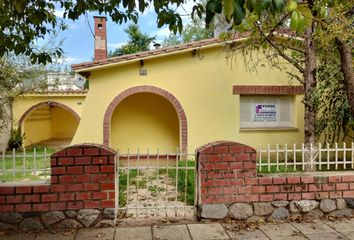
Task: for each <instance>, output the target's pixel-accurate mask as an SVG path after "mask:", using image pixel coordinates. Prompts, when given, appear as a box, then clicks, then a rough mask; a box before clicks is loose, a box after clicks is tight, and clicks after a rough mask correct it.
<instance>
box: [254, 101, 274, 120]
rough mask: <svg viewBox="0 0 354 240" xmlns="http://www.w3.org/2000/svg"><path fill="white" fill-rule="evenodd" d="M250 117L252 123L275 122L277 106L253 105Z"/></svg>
mask: <svg viewBox="0 0 354 240" xmlns="http://www.w3.org/2000/svg"><path fill="white" fill-rule="evenodd" d="M252 117H253V121H254V122H276V121H277V105H276V104H264V103H255V104H254V111H253V116H252Z"/></svg>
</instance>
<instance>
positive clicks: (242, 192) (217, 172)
mask: <svg viewBox="0 0 354 240" xmlns="http://www.w3.org/2000/svg"><path fill="white" fill-rule="evenodd" d="M197 154H198V178H199V184H198V185H199V188H198V198H199V199H198V201H199V204H219V203H233V202H244V201H249V202H251V201H258V200H259V195H258V194H252V186H251V181H254V180H256V181H257V179H256V176H257V172H256V150H254V149H253V148H252V147H249V146H246V145H243V144H240V143H235V142H213V143H209V144H207V145H204V146H202V147H200V148H198V149H197Z"/></svg>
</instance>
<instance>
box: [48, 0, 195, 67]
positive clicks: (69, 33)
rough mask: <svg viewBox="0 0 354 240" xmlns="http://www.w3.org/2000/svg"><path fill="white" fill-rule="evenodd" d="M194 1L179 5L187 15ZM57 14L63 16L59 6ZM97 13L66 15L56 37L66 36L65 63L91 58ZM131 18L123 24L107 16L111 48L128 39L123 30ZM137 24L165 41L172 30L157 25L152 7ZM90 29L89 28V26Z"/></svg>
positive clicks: (64, 41)
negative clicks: (76, 17) (71, 18)
mask: <svg viewBox="0 0 354 240" xmlns="http://www.w3.org/2000/svg"><path fill="white" fill-rule="evenodd" d="M193 4H194V2H193V1H190V2H187V3H186V4H185V5H184V7H183V8H181V7H180V11H179V13H180V14H183V15H186V13H185V11H187V12H191V9H192V7H193ZM55 15H56V16H57V18H59V19H62V16H63V12H62V11H61V10H60V9H59V8H58V9H56V11H55ZM97 15H98V14H95V13H87V18H86V17H85V16H80V18H79V19H78V20H76V21H71V20H67V19H65V20H64V21H65V23H66V24H67V26H68V29H66V30H65V31H62V32H60V33H59V35H58V36H57V37H56V41H57V42H59V41H61V40H63V45H62V49H63V50H64V56H65V63H66V64H69V65H70V64H73V63H81V62H87V61H92V57H93V51H94V49H93V47H94V37H93V33H91V30H92V32H94V28H93V16H97ZM189 21H190V19H189V17H183V22H184V24H186V23H188V22H189ZM131 23H132V22H127V23H123V24H121V25H119V24H117V23H114V22H112V21H111V20H110V18H109V17H107V47H108V51H110V50H114V49H116V48H117V47H119V46H121V45H123V44H124V43H126V42H127V41H128V36H127V34H126V33H125V32H124V29H126V28H127V27H128V25H129V24H131ZM138 25H139V27H140V29H141V30H142V31H143V32H144V33H148V34H149V35H150V36H156V42H160V43H161V42H162V40H163V39H164V38H166V37H168V35H169V34H170V31H169V30H168V27H167V26H164V27H162V28H157V23H156V14H155V12H154V10H153V9H152V8H150V9H147V10H145V12H144V13H143V14H141V15H140V16H139V21H138ZM89 26H90V27H91V29H90V27H89Z"/></svg>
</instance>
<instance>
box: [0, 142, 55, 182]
mask: <svg viewBox="0 0 354 240" xmlns="http://www.w3.org/2000/svg"><path fill="white" fill-rule="evenodd" d="M55 151H56V150H55V149H47V150H46V158H44V147H39V148H38V149H37V148H36V158H34V148H31V149H26V151H25V155H24V152H23V151H16V152H15V155H14V156H13V151H6V152H5V153H4V157H3V154H2V153H1V154H0V182H9V181H25V180H39V179H43V178H41V177H42V176H44V168H46V175H47V176H50V155H51V154H52V153H54V152H55ZM34 159H36V161H34ZM13 169H15V173H13ZM35 169H36V174H35V173H34V170H35Z"/></svg>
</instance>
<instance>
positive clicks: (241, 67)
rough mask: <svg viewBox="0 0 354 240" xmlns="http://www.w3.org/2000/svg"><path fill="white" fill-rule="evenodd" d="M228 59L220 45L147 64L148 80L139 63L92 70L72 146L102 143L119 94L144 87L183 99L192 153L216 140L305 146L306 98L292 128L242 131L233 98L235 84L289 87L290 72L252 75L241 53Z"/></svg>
mask: <svg viewBox="0 0 354 240" xmlns="http://www.w3.org/2000/svg"><path fill="white" fill-rule="evenodd" d="M225 56H226V53H225V51H224V50H223V48H222V47H221V46H219V47H214V48H209V49H202V50H200V51H199V52H198V54H196V55H193V54H192V51H189V52H186V53H180V54H177V55H172V56H166V57H159V58H154V59H149V60H145V61H144V68H145V69H146V70H147V76H139V67H140V64H139V62H138V61H137V62H133V63H130V64H124V65H120V66H115V67H112V68H107V69H98V70H94V71H91V76H90V91H89V93H88V95H87V97H86V100H85V106H84V108H83V112H82V120H81V122H80V125H79V127H78V130H77V132H76V135H75V137H74V140H73V143H82V142H95V143H102V141H103V128H102V125H103V118H104V113H105V111H106V109H107V107H108V105H109V103H110V102H111V101H112V100H113V99H114V98H115V97H116V96H117V95H118V94H119V93H120V92H122V91H124V90H126V89H128V88H131V87H134V86H140V85H152V86H156V87H159V88H162V89H164V90H166V91H168V92H170V93H172V94H173V95H174V96H175V97H176V98H177V99H178V100H179V102H180V103H181V105H182V107H183V109H184V111H185V113H186V117H187V123H188V149H189V152H193V151H194V150H195V149H196V148H197V147H199V146H201V145H204V144H206V143H208V142H211V141H216V140H232V141H237V142H241V143H244V144H248V145H251V146H254V147H257V146H258V144H268V143H270V144H276V143H300V142H302V141H303V125H304V124H303V121H304V120H303V119H304V117H303V104H302V103H301V99H302V97H303V96H301V95H298V96H294V101H295V103H296V104H294V109H293V114H294V118H293V119H294V128H293V129H287V130H284V129H268V130H260V129H259V130H240V125H239V112H240V109H239V102H240V96H239V95H234V94H233V92H232V89H233V88H232V87H233V85H235V84H239V85H286V86H287V85H289V79H288V75H287V73H286V72H285V71H281V70H279V69H275V68H271V67H268V66H266V67H259V68H258V71H257V72H255V71H253V72H250V71H248V70H247V69H246V67H245V62H244V59H243V57H242V55H241V54H237V55H235V56H234V57H233V59H226V58H225ZM294 84H295V83H294ZM150 105H151V104H150ZM141 130H143V129H141ZM111 146H112V145H111ZM112 147H116V146H112ZM136 147H138V146H136Z"/></svg>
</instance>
